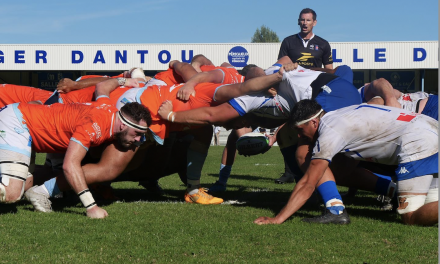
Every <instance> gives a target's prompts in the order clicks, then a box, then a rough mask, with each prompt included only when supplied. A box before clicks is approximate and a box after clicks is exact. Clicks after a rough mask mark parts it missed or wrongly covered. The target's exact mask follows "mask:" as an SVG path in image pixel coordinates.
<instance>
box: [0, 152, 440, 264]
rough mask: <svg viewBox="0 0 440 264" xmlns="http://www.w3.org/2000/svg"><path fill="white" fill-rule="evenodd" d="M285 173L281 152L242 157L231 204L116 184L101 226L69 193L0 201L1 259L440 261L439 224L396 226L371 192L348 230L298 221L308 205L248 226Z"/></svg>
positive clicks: (169, 184)
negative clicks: (47, 199) (42, 202)
mask: <svg viewBox="0 0 440 264" xmlns="http://www.w3.org/2000/svg"><path fill="white" fill-rule="evenodd" d="M222 150H223V148H222V147H211V150H210V152H209V156H208V158H207V161H206V164H205V167H204V168H203V174H202V184H203V185H205V186H209V185H210V184H212V183H213V182H215V180H216V179H217V173H218V169H219V166H220V164H219V162H220V156H221V152H222ZM39 158H40V163H41V158H42V157H41V156H40V157H39ZM257 164H258V165H257ZM283 168H284V165H283V162H282V156H281V154H280V152H279V150H278V149H277V148H274V149H272V150H270V151H269V152H268V153H266V154H264V155H258V156H254V157H248V158H245V157H242V156H240V157H238V158H237V160H236V165H234V167H233V171H232V177H231V179H230V181H229V185H228V191H227V192H226V193H225V194H224V195H222V198H224V199H225V200H227V201H236V202H237V203H235V204H224V205H214V206H201V205H193V204H185V203H183V202H182V201H183V194H184V190H185V187H184V186H183V185H182V183H181V182H180V180H179V177H178V176H177V175H172V176H169V177H165V178H163V179H161V180H160V184H161V186H162V187H163V188H164V189H165V191H166V194H165V195H164V196H157V195H153V194H149V193H148V192H147V191H146V190H144V189H142V188H141V187H138V186H137V183H128V182H124V183H114V184H112V186H113V187H114V188H115V189H116V190H115V194H116V195H117V196H119V197H120V198H122V199H123V201H122V202H107V201H99V203H100V205H101V206H102V207H103V208H105V209H106V210H107V211H108V213H109V217H108V218H106V219H103V220H92V219H88V218H87V217H85V215H84V209H83V207H82V205H81V204H80V203H78V202H77V200H75V199H74V197H73V196H68V197H66V198H63V199H57V200H54V204H53V206H54V209H55V213H51V214H44V213H36V212H33V211H32V207H31V206H30V205H29V204H28V203H27V202H25V201H21V202H19V203H18V204H15V205H1V207H0V208H1V209H2V210H1V213H0V256H1V258H0V263H230V262H235V263H437V261H438V249H437V245H438V238H437V233H438V228H437V227H412V226H405V225H402V224H401V223H400V219H399V217H398V215H397V214H396V213H390V212H382V211H380V210H379V209H378V205H377V204H376V202H375V195H373V194H370V193H367V192H360V193H359V194H358V196H357V197H356V198H354V200H353V202H352V203H350V204H348V206H347V208H348V212H349V214H350V217H351V220H352V223H351V224H350V225H348V226H334V225H310V224H306V223H303V222H301V218H303V217H308V216H312V215H318V214H319V212H318V209H317V208H316V207H313V206H311V207H304V208H302V209H301V210H300V211H299V212H297V213H296V214H295V215H294V216H293V217H291V218H290V219H289V220H287V221H286V222H285V223H284V224H282V225H269V226H258V225H255V224H253V223H252V221H253V220H254V219H256V218H257V217H259V216H274V215H275V214H276V213H277V212H278V211H279V210H280V209H281V208H282V207H283V205H284V204H285V202H286V201H287V199H288V197H289V195H290V192H291V190H292V188H293V184H287V185H277V184H275V183H274V179H276V178H278V177H279V174H280V173H281V172H283ZM341 190H342V191H345V190H346V189H344V188H341Z"/></svg>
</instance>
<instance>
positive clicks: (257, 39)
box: [251, 25, 280, 43]
mask: <svg viewBox="0 0 440 264" xmlns="http://www.w3.org/2000/svg"><path fill="white" fill-rule="evenodd" d="M251 42H252V43H263V42H280V39H279V38H278V35H277V33H275V31H272V30H271V29H270V28H268V27H266V26H265V25H262V26H261V28H257V30H256V31H255V33H254V36H253V37H252V39H251Z"/></svg>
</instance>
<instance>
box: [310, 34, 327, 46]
mask: <svg viewBox="0 0 440 264" xmlns="http://www.w3.org/2000/svg"><path fill="white" fill-rule="evenodd" d="M313 40H314V41H315V42H320V43H321V45H322V44H326V45H330V44H329V43H328V41H327V40H325V39H323V38H321V37H320V36H318V35H315V36H314V37H313Z"/></svg>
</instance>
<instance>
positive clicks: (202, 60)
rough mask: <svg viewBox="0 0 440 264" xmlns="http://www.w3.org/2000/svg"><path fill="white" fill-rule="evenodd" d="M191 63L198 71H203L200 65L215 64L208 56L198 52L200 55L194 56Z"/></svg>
mask: <svg viewBox="0 0 440 264" xmlns="http://www.w3.org/2000/svg"><path fill="white" fill-rule="evenodd" d="M191 65H192V66H193V67H194V69H195V70H196V71H197V72H202V70H201V69H200V67H202V66H204V65H214V64H213V63H212V61H211V60H209V59H208V58H206V57H205V56H204V55H202V54H198V55H196V56H194V57H193V59H192V60H191ZM222 67H225V66H222Z"/></svg>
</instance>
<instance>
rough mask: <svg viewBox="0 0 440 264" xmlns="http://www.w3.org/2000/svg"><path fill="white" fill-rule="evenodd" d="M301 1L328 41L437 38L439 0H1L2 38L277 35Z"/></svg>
mask: <svg viewBox="0 0 440 264" xmlns="http://www.w3.org/2000/svg"><path fill="white" fill-rule="evenodd" d="M306 7H309V8H312V9H314V10H315V11H316V13H317V15H318V17H317V20H318V23H317V25H316V27H315V28H314V29H313V32H314V33H315V34H316V35H318V36H320V37H323V38H324V39H326V40H327V41H329V42H365V41H430V40H438V24H439V23H438V14H439V8H438V1H437V0H419V1H414V0H367V1H362V0H344V1H342V0H315V1H309V2H306V1H295V0H285V1H276V0H273V1H267V0H266V1H262V0H253V1H242V0H235V1H231V0H223V1H206V0H204V1H199V0H185V1H181V0H137V1H130V0H129V1H114V0H107V1H102V0H88V1H84V0H75V1H59V0H56V1H55V0H54V1H44V0H41V1H35V0H22V1H5V0H0V44H119V43H121V44H122V43H249V42H250V40H251V37H252V35H253V34H254V32H255V30H256V29H257V28H259V27H261V26H262V25H265V26H267V27H269V28H270V29H271V30H273V31H275V32H276V33H277V35H278V37H279V38H280V40H282V39H284V38H285V37H287V36H290V35H292V34H295V33H297V32H298V31H299V27H298V25H297V19H298V15H299V12H300V11H301V10H302V9H303V8H306Z"/></svg>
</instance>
